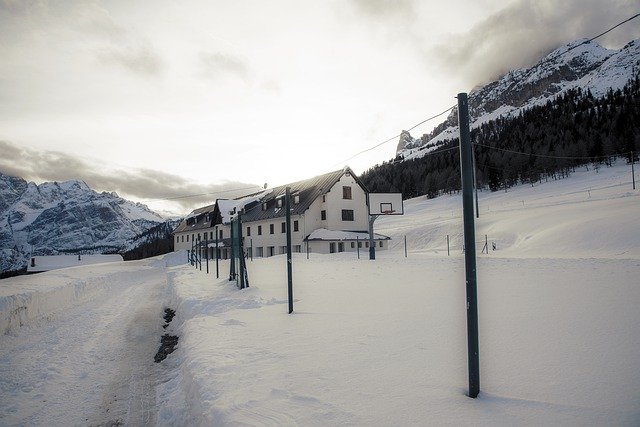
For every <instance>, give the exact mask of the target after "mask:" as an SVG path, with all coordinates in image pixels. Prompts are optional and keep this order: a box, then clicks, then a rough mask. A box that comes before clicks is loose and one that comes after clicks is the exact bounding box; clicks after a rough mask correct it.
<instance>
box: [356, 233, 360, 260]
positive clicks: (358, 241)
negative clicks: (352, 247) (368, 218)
mask: <svg viewBox="0 0 640 427" xmlns="http://www.w3.org/2000/svg"><path fill="white" fill-rule="evenodd" d="M356 251H357V252H358V259H360V238H359V237H358V236H356Z"/></svg>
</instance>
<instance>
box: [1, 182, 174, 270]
mask: <svg viewBox="0 0 640 427" xmlns="http://www.w3.org/2000/svg"><path fill="white" fill-rule="evenodd" d="M162 222H164V219H163V218H162V217H160V216H159V215H158V214H156V213H154V212H152V211H151V210H149V209H148V208H147V207H146V206H145V205H142V204H140V203H133V202H130V201H128V200H125V199H122V198H121V197H119V196H118V195H117V194H115V193H106V192H105V193H97V192H95V191H93V190H92V189H91V188H89V187H88V186H87V184H85V183H84V182H82V181H66V182H62V183H57V182H46V183H43V184H40V185H36V184H34V183H33V182H29V183H28V182H26V181H25V180H23V179H22V178H17V177H11V176H7V175H3V174H0V268H2V271H8V270H17V269H20V268H23V267H25V266H26V264H27V260H28V257H29V255H30V254H31V253H33V254H37V255H45V254H56V253H63V252H67V251H70V252H73V251H82V252H84V253H103V252H110V251H111V252H112V251H120V250H122V249H123V248H126V247H127V246H128V245H129V242H130V241H132V240H133V239H134V238H135V237H136V236H138V235H140V234H141V233H144V232H145V231H146V230H148V229H149V228H151V227H153V226H156V225H158V224H159V223H162Z"/></svg>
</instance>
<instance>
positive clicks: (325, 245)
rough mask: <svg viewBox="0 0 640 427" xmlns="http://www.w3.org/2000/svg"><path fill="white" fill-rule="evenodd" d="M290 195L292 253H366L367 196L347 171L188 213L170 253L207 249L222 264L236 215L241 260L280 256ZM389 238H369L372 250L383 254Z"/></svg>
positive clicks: (353, 175)
mask: <svg viewBox="0 0 640 427" xmlns="http://www.w3.org/2000/svg"><path fill="white" fill-rule="evenodd" d="M287 187H290V191H291V193H290V194H291V198H290V203H291V241H292V250H293V252H305V251H307V250H308V251H309V252H314V253H334V252H350V251H356V250H358V249H359V248H360V249H365V248H366V249H368V248H369V241H368V232H367V230H368V209H367V190H366V188H365V186H364V185H363V184H362V183H361V182H360V180H359V179H358V177H357V176H356V175H355V174H354V173H353V171H352V170H351V169H350V168H348V167H347V168H344V169H341V170H339V171H334V172H330V173H327V174H324V175H320V176H317V177H314V178H311V179H308V180H304V181H299V182H295V183H291V184H287V185H283V186H280V187H276V188H273V189H268V190H265V191H264V192H261V193H257V194H252V195H248V196H245V197H241V198H238V199H235V200H224V199H218V200H217V201H216V203H215V204H213V205H210V206H205V207H203V208H199V209H196V210H194V211H193V212H191V213H190V214H189V215H188V216H187V218H185V219H184V220H183V221H182V222H181V223H180V225H178V227H177V228H176V230H175V231H174V250H176V251H178V250H191V249H192V248H193V247H194V245H197V246H199V247H208V248H209V249H208V251H209V256H210V257H214V256H215V253H214V250H215V248H216V236H217V245H218V246H217V247H218V250H219V253H218V255H219V256H220V257H221V258H227V257H228V256H229V251H230V249H229V248H230V237H231V236H230V232H231V229H230V222H231V219H232V218H233V217H235V215H237V214H238V213H239V212H241V213H242V216H241V219H242V235H243V239H244V248H245V251H246V254H247V256H250V257H269V256H273V255H278V254H284V253H286V224H285V213H286V212H285V209H284V205H285V192H286V188H287ZM389 240H390V239H389V238H388V237H386V236H382V235H379V234H376V235H375V245H376V248H377V249H387V248H388V242H389Z"/></svg>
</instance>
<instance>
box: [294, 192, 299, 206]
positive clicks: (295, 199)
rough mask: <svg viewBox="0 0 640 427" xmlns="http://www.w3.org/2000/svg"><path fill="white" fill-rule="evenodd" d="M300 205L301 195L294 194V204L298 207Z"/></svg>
mask: <svg viewBox="0 0 640 427" xmlns="http://www.w3.org/2000/svg"><path fill="white" fill-rule="evenodd" d="M298 203H300V195H299V194H294V196H293V204H294V205H297V204H298Z"/></svg>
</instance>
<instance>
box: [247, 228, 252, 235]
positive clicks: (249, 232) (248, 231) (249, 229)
mask: <svg viewBox="0 0 640 427" xmlns="http://www.w3.org/2000/svg"><path fill="white" fill-rule="evenodd" d="M249 236H251V227H247V237H249Z"/></svg>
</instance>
